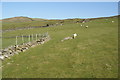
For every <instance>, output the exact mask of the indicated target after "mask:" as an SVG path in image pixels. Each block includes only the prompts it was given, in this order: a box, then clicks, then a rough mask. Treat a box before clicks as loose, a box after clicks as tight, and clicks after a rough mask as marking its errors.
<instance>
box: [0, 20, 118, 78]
mask: <svg viewBox="0 0 120 80" xmlns="http://www.w3.org/2000/svg"><path fill="white" fill-rule="evenodd" d="M112 21H114V22H112ZM81 25H83V26H81ZM85 26H89V27H88V28H85ZM44 32H48V33H49V35H50V36H51V40H50V41H49V42H47V43H45V44H44V45H39V46H37V47H35V48H31V49H30V50H28V51H26V52H23V53H20V54H19V55H15V56H13V57H11V59H6V60H5V61H3V74H2V75H3V78H117V77H118V19H117V18H109V19H107V20H106V19H96V20H93V21H89V22H87V23H78V24H76V23H71V24H69V23H68V24H67V23H66V24H65V25H62V26H56V27H47V28H38V29H30V30H21V31H19V30H16V31H11V32H6V33H3V36H6V37H7V36H20V35H29V34H37V33H44ZM73 33H77V34H78V36H77V38H76V39H72V40H66V41H64V42H61V40H62V39H63V38H65V37H68V36H71V35H72V34H73ZM20 40H21V38H19V41H20ZM14 43H15V38H9V39H7V38H3V46H4V47H6V46H10V45H14Z"/></svg>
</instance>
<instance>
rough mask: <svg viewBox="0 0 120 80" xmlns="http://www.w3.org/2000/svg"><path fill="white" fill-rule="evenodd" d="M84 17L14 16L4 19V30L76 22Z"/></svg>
mask: <svg viewBox="0 0 120 80" xmlns="http://www.w3.org/2000/svg"><path fill="white" fill-rule="evenodd" d="M81 20H82V19H66V20H47V19H40V18H29V17H13V18H7V19H3V20H2V26H3V27H2V30H9V29H19V28H30V27H37V26H46V25H47V24H48V25H57V24H62V23H64V24H66V23H75V22H76V21H81ZM56 23H57V24H56Z"/></svg>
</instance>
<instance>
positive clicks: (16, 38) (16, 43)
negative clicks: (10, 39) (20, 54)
mask: <svg viewBox="0 0 120 80" xmlns="http://www.w3.org/2000/svg"><path fill="white" fill-rule="evenodd" d="M16 46H17V36H16Z"/></svg>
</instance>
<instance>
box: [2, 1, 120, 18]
mask: <svg viewBox="0 0 120 80" xmlns="http://www.w3.org/2000/svg"><path fill="white" fill-rule="evenodd" d="M114 15H118V2H2V19H4V18H10V17H16V16H25V17H31V18H44V19H67V18H95V17H108V16H114Z"/></svg>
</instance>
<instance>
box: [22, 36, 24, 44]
mask: <svg viewBox="0 0 120 80" xmlns="http://www.w3.org/2000/svg"><path fill="white" fill-rule="evenodd" d="M22 42H23V44H24V37H23V35H22Z"/></svg>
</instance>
